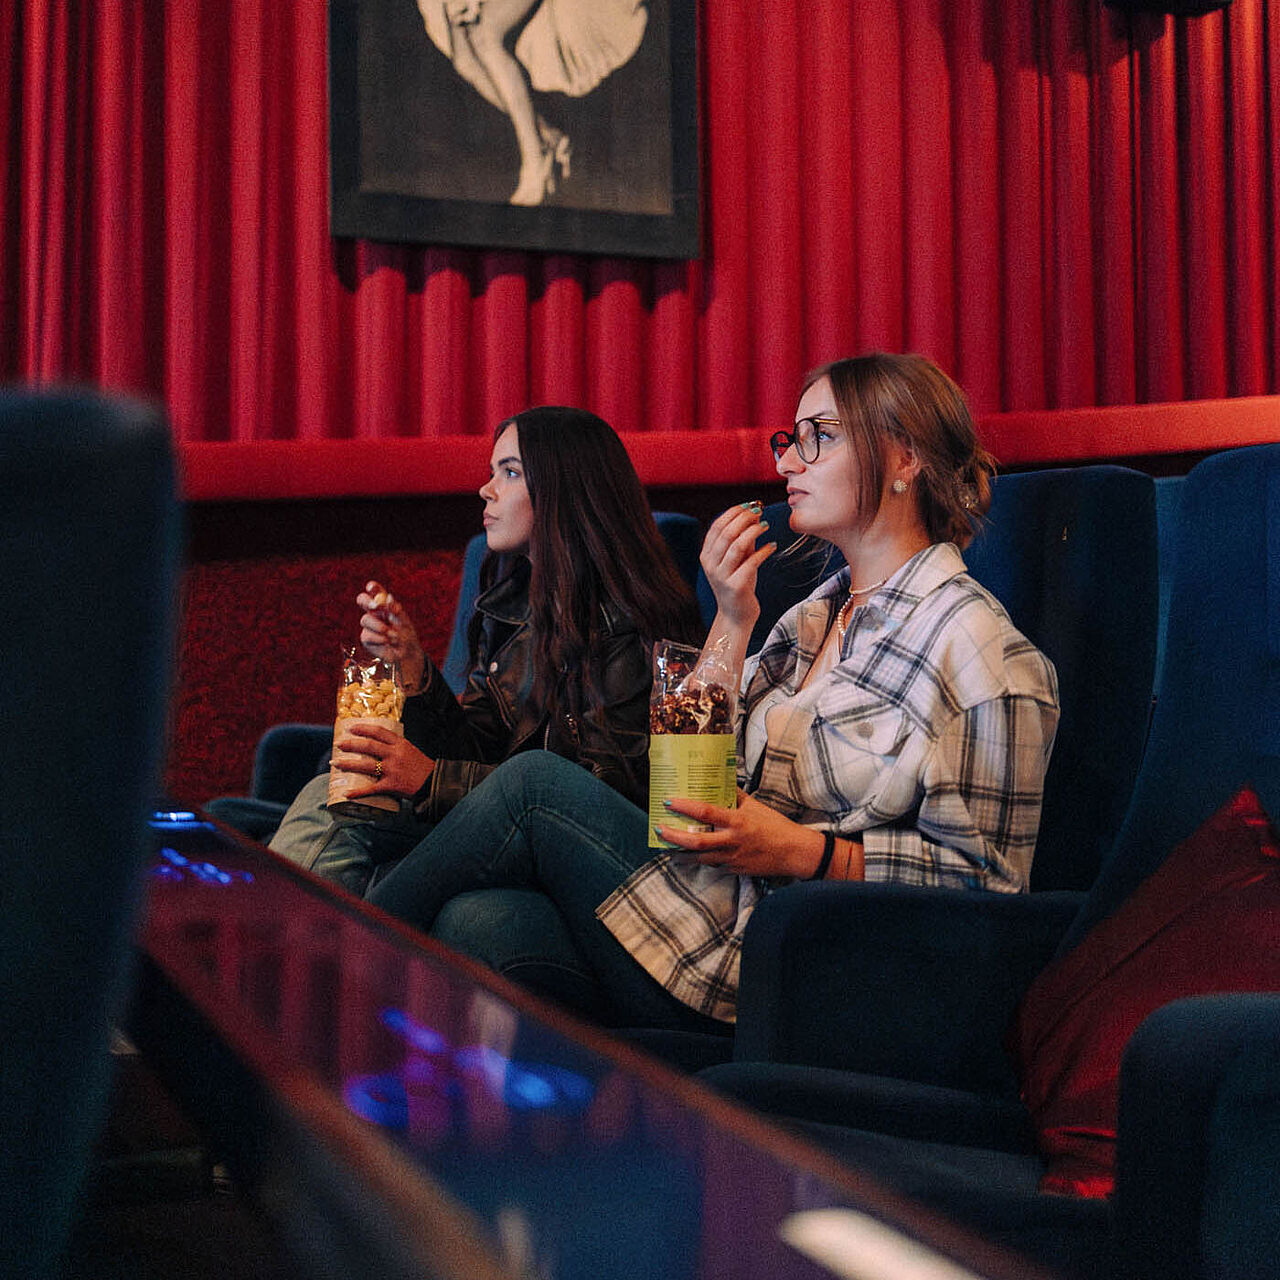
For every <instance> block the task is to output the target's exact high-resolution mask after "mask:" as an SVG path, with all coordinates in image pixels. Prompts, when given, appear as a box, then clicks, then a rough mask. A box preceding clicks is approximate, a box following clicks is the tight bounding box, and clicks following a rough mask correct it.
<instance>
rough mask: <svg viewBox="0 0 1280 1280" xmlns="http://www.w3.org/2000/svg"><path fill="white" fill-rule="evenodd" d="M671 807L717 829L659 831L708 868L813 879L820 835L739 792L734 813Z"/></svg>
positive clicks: (696, 804) (688, 803)
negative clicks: (810, 877)
mask: <svg viewBox="0 0 1280 1280" xmlns="http://www.w3.org/2000/svg"><path fill="white" fill-rule="evenodd" d="M670 808H671V809H673V810H674V811H675V812H676V813H682V814H684V815H685V817H687V818H693V819H694V821H696V822H709V823H711V825H712V826H714V827H715V830H714V831H682V830H680V829H679V828H678V827H667V826H661V827H659V828H658V834H659V835H660V836H661V837H662V838H663V839H664V840H667V841H669V842H670V843H671V844H674V845H679V846H680V848H681V849H687V850H688V851H689V852H690V853H693V854H697V855H698V858H697V860H698V861H699V862H701V863H704V864H706V865H707V866H712V867H724V868H725V869H726V870H728V871H733V872H736V873H737V874H738V875H742V876H795V877H796V878H797V879H804V878H805V877H807V876H810V875H812V874H813V872H814V869H815V868H816V867H817V865H818V863H819V861H820V860H821V858H822V846H823V836H822V832H821V831H815V830H814V829H813V828H812V827H805V826H801V825H800V823H798V822H792V821H791V819H790V818H787V817H784V816H783V815H782V814H780V813H779V812H778V811H777V810H776V809H770V808H769V806H768V805H767V804H761V803H760V801H759V800H756V799H754V798H753V797H751V796H749V795H747V793H746V792H745V791H743V790H741V789H739V791H738V807H737V808H736V809H724V808H721V807H720V806H719V805H714V804H707V803H706V802H705V801H703V800H685V799H676V800H672V801H671V802H670Z"/></svg>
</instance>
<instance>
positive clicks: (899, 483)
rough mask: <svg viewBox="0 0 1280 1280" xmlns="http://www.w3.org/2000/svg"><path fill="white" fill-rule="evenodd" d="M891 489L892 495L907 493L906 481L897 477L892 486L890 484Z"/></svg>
mask: <svg viewBox="0 0 1280 1280" xmlns="http://www.w3.org/2000/svg"><path fill="white" fill-rule="evenodd" d="M891 487H892V489H893V491H894V493H906V491H907V482H906V481H905V480H904V479H903V478H902V477H901V476H899V477H898V478H897V479H896V480H895V481H894V482H893V484H892V486H891Z"/></svg>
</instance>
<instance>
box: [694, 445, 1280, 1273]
mask: <svg viewBox="0 0 1280 1280" xmlns="http://www.w3.org/2000/svg"><path fill="white" fill-rule="evenodd" d="M1180 504H1181V505H1180V518H1179V521H1178V527H1177V530H1176V537H1175V546H1174V552H1173V565H1174V568H1173V581H1172V584H1171V589H1170V603H1169V614H1168V630H1167V637H1166V641H1165V652H1164V664H1163V670H1162V673H1161V681H1160V685H1159V688H1158V696H1157V699H1156V705H1155V713H1154V718H1153V722H1152V729H1151V735H1150V740H1149V742H1148V745H1147V749H1146V753H1145V756H1144V758H1143V763H1142V768H1141V771H1140V774H1139V777H1138V781H1137V784H1136V786H1135V788H1134V792H1133V796H1132V799H1131V801H1130V803H1129V805H1128V809H1127V812H1126V815H1125V819H1124V822H1123V824H1122V826H1121V830H1120V833H1119V836H1118V838H1117V841H1116V844H1115V847H1114V849H1113V850H1112V851H1111V853H1110V854H1109V856H1108V858H1107V860H1106V862H1105V865H1104V867H1103V869H1102V872H1101V874H1100V875H1099V877H1098V879H1097V881H1096V883H1095V884H1094V886H1093V888H1092V890H1091V891H1090V893H1089V894H1088V896H1087V897H1086V898H1085V899H1084V900H1083V903H1081V901H1080V899H1079V896H1078V895H1075V894H1069V893H1055V892H1049V893H1041V894H1030V895H1027V896H1024V897H1019V898H995V897H987V896H984V895H958V894H955V893H950V892H942V891H928V890H912V891H904V890H895V889H894V888H892V887H889V886H875V885H809V884H805V885H798V886H793V887H792V888H789V889H786V890H784V891H782V892H779V893H777V894H774V895H771V896H770V897H769V898H768V899H766V900H765V902H764V903H763V904H762V905H761V906H760V907H759V908H758V909H757V911H756V913H755V915H754V916H753V918H752V920H751V923H750V925H749V927H748V931H747V938H746V943H745V946H744V952H743V972H742V991H741V998H740V1002H739V1024H738V1030H737V1036H736V1040H735V1049H734V1053H735V1060H734V1061H733V1062H731V1063H727V1064H723V1065H719V1066H713V1067H711V1068H709V1069H708V1070H706V1071H705V1072H704V1073H703V1078H704V1079H705V1080H706V1081H707V1082H708V1083H710V1084H713V1085H714V1086H715V1087H716V1088H719V1089H721V1090H723V1091H725V1092H727V1093H730V1094H732V1095H733V1096H734V1097H737V1098H739V1099H740V1100H743V1101H746V1102H748V1103H750V1104H751V1105H753V1106H755V1107H757V1108H760V1109H762V1110H764V1111H767V1112H770V1113H772V1114H774V1115H777V1116H785V1117H789V1118H791V1120H792V1121H793V1122H797V1123H800V1124H802V1125H803V1126H804V1127H805V1128H806V1129H807V1131H808V1132H809V1133H810V1134H811V1135H812V1136H815V1137H817V1138H818V1140H820V1141H822V1142H823V1143H825V1144H826V1145H828V1146H829V1147H830V1148H831V1149H833V1150H835V1151H837V1152H838V1153H840V1154H842V1155H843V1156H845V1157H846V1158H848V1159H850V1160H851V1161H854V1162H856V1163H858V1164H860V1165H864V1166H866V1167H868V1168H870V1169H872V1170H874V1171H875V1172H877V1173H878V1174H880V1176H882V1177H885V1178H887V1179H888V1180H889V1181H891V1182H893V1183H895V1184H896V1185H898V1186H899V1187H902V1188H903V1189H905V1190H908V1191H909V1192H910V1193H911V1194H913V1195H916V1196H919V1197H921V1198H922V1199H924V1200H926V1201H927V1202H929V1203H931V1204H933V1205H934V1206H935V1207H938V1208H940V1209H942V1210H943V1211H945V1212H947V1213H949V1214H952V1215H953V1216H956V1217H958V1218H961V1219H963V1220H964V1221H966V1222H967V1223H969V1224H970V1225H972V1226H974V1227H976V1228H977V1229H978V1230H980V1231H983V1232H985V1233H987V1234H989V1235H992V1236H998V1237H1000V1238H1003V1239H1005V1240H1007V1241H1011V1242H1013V1243H1014V1244H1016V1245H1018V1246H1019V1247H1022V1248H1024V1249H1027V1250H1029V1251H1031V1252H1033V1253H1035V1254H1037V1255H1038V1256H1039V1257H1040V1258H1042V1259H1045V1260H1048V1261H1050V1262H1052V1263H1056V1264H1059V1265H1061V1266H1063V1267H1064V1268H1066V1269H1067V1270H1069V1271H1070V1273H1071V1274H1083V1273H1084V1272H1085V1271H1087V1270H1089V1269H1090V1268H1093V1267H1097V1266H1114V1267H1118V1268H1123V1269H1124V1270H1123V1272H1122V1273H1123V1274H1134V1275H1141V1276H1147V1275H1150V1276H1153V1277H1154V1276H1163V1277H1165V1278H1166V1280H1168V1278H1169V1277H1173V1276H1195V1277H1199V1276H1202V1275H1204V1276H1208V1275H1211V1274H1212V1275H1221V1276H1232V1277H1234V1276H1241V1277H1243V1276H1244V1275H1246V1274H1257V1273H1250V1272H1249V1271H1247V1269H1245V1270H1242V1269H1236V1268H1234V1267H1233V1266H1232V1265H1228V1264H1226V1263H1224V1264H1223V1266H1222V1267H1221V1268H1220V1269H1219V1270H1212V1269H1209V1268H1206V1267H1205V1266H1203V1265H1202V1262H1201V1258H1200V1254H1199V1252H1198V1249H1199V1246H1198V1245H1197V1244H1196V1243H1195V1240H1193V1239H1191V1236H1195V1237H1196V1239H1198V1238H1199V1234H1198V1233H1201V1232H1202V1231H1203V1232H1205V1233H1209V1234H1213V1233H1215V1232H1216V1233H1217V1235H1216V1236H1215V1238H1222V1239H1227V1238H1228V1237H1230V1236H1231V1224H1230V1222H1228V1221H1226V1220H1224V1219H1223V1217H1222V1216H1221V1215H1222V1214H1223V1213H1230V1212H1232V1211H1233V1210H1232V1209H1231V1204H1232V1201H1231V1195H1232V1194H1233V1193H1232V1192H1231V1191H1230V1186H1234V1187H1236V1188H1237V1190H1238V1189H1239V1185H1240V1182H1241V1178H1240V1171H1239V1170H1238V1169H1236V1170H1235V1171H1234V1173H1233V1177H1234V1178H1235V1181H1234V1182H1232V1183H1230V1186H1228V1184H1226V1183H1224V1184H1223V1186H1224V1187H1226V1188H1227V1189H1224V1190H1221V1193H1220V1198H1219V1200H1218V1201H1214V1200H1213V1199H1212V1198H1211V1197H1207V1196H1205V1197H1201V1196H1200V1193H1199V1192H1198V1191H1197V1192H1196V1195H1195V1196H1194V1197H1193V1203H1188V1201H1187V1194H1186V1193H1187V1185H1186V1184H1187V1182H1188V1180H1190V1181H1191V1182H1192V1183H1195V1182H1196V1179H1197V1177H1198V1176H1199V1175H1198V1174H1197V1173H1196V1169H1195V1168H1194V1167H1193V1166H1188V1165H1187V1164H1186V1162H1185V1161H1184V1160H1183V1159H1182V1157H1176V1158H1175V1157H1173V1156H1171V1157H1170V1158H1169V1159H1167V1160H1164V1161H1161V1160H1160V1159H1158V1158H1157V1157H1155V1156H1152V1157H1151V1158H1152V1159H1155V1160H1156V1163H1155V1165H1154V1166H1152V1165H1151V1163H1150V1161H1149V1160H1146V1161H1145V1162H1144V1150H1143V1149H1144V1148H1145V1147H1146V1146H1149V1145H1150V1144H1151V1141H1152V1135H1154V1134H1156V1133H1157V1132H1158V1131H1159V1130H1160V1129H1161V1127H1162V1126H1163V1127H1164V1128H1166V1129H1168V1130H1169V1131H1170V1133H1176V1132H1178V1131H1179V1130H1181V1129H1183V1128H1184V1127H1185V1124H1186V1117H1185V1116H1184V1114H1183V1109H1182V1107H1181V1104H1174V1103H1172V1101H1171V1100H1172V1098H1173V1097H1174V1096H1175V1094H1174V1089H1175V1084H1174V1083H1172V1082H1177V1085H1176V1087H1177V1089H1178V1090H1181V1093H1178V1094H1177V1096H1179V1097H1181V1096H1182V1094H1184V1093H1185V1094H1188V1095H1189V1094H1193V1093H1195V1091H1196V1089H1197V1088H1200V1087H1201V1085H1202V1084H1204V1083H1205V1082H1207V1081H1208V1080H1210V1079H1211V1078H1213V1077H1214V1076H1215V1073H1216V1072H1217V1071H1218V1068H1219V1067H1220V1066H1221V1065H1222V1064H1221V1063H1219V1062H1218V1060H1217V1057H1216V1056H1215V1055H1217V1054H1219V1052H1220V1050H1221V1048H1222V1044H1223V1043H1224V1042H1223V1041H1222V1040H1221V1038H1220V1037H1221V1034H1222V1032H1221V1025H1220V1023H1219V1022H1218V1021H1217V1018H1218V1013H1217V1011H1218V1010H1220V1009H1222V1008H1225V1007H1227V1005H1231V1002H1232V1001H1239V1000H1240V999H1241V997H1226V996H1219V997H1214V998H1213V1001H1214V1002H1211V1003H1210V1004H1208V1005H1205V1006H1196V1008H1197V1009H1202V1010H1203V1011H1204V1018H1203V1020H1202V1021H1197V1017H1196V1013H1195V1010H1194V1009H1193V1010H1192V1011H1190V1012H1189V1013H1187V1014H1186V1020H1185V1021H1180V1022H1179V1023H1178V1024H1177V1025H1178V1031H1177V1037H1176V1039H1177V1043H1178V1049H1179V1052H1178V1055H1177V1058H1176V1059H1175V1058H1172V1057H1165V1058H1161V1059H1160V1060H1159V1062H1158V1063H1156V1064H1155V1066H1152V1064H1151V1061H1150V1059H1149V1058H1148V1059H1144V1064H1145V1065H1144V1073H1145V1074H1144V1073H1139V1072H1138V1071H1137V1070H1136V1068H1135V1070H1134V1071H1130V1070H1129V1065H1130V1064H1129V1059H1128V1058H1126V1067H1125V1074H1124V1075H1122V1092H1121V1100H1120V1130H1119V1133H1120V1137H1119V1144H1118V1177H1117V1182H1116V1191H1115V1196H1114V1199H1113V1202H1111V1203H1110V1204H1108V1203H1107V1202H1103V1201H1082V1200H1078V1199H1073V1198H1071V1197H1064V1196H1047V1195H1042V1194H1039V1193H1038V1192H1037V1189H1036V1188H1037V1184H1038V1180H1039V1178H1040V1176H1041V1174H1042V1172H1043V1169H1044V1166H1043V1163H1042V1161H1041V1159H1040V1156H1039V1154H1038V1152H1037V1150H1036V1148H1035V1146H1034V1145H1033V1142H1032V1132H1031V1124H1030V1119H1029V1116H1028V1114H1027V1112H1026V1110H1025V1108H1024V1107H1023V1106H1022V1103H1021V1102H1020V1100H1019V1096H1018V1095H1019V1081H1018V1080H1017V1079H1016V1078H1015V1075H1014V1071H1013V1067H1012V1064H1011V1062H1010V1059H1009V1058H1008V1056H1007V1054H1006V1050H1005V1045H1006V1034H1007V1032H1008V1030H1009V1026H1010V1022H1011V1019H1012V1017H1013V1015H1014V1012H1015V1009H1016V1008H1017V1007H1018V1005H1019V1003H1020V1001H1021V1000H1022V998H1023V995H1024V992H1025V991H1026V989H1027V987H1028V985H1029V984H1030V983H1031V982H1032V980H1033V978H1034V977H1035V976H1036V975H1037V973H1039V972H1040V971H1041V970H1042V969H1043V968H1044V967H1045V966H1046V965H1047V964H1048V963H1049V962H1050V960H1051V959H1052V958H1053V957H1054V956H1055V955H1058V956H1061V955H1064V954H1066V953H1067V952H1068V951H1069V950H1070V949H1071V948H1073V947H1074V946H1075V945H1076V944H1077V943H1078V942H1080V941H1081V940H1082V939H1083V938H1084V937H1085V936H1086V934H1088V932H1089V930H1090V929H1091V928H1092V927H1093V926H1095V925H1098V924H1099V923H1100V922H1104V921H1108V920H1109V919H1110V918H1111V917H1112V916H1113V915H1114V914H1115V913H1116V912H1117V911H1118V909H1119V908H1120V907H1121V905H1122V904H1123V903H1125V902H1126V900H1127V899H1128V898H1129V897H1130V895H1131V894H1132V893H1133V891H1134V890H1135V888H1137V887H1138V885H1139V884H1140V883H1141V882H1143V881H1144V880H1145V879H1146V878H1147V877H1148V876H1149V875H1151V873H1152V872H1153V871H1155V870H1156V869H1157V868H1159V867H1160V865H1161V863H1162V862H1163V861H1164V859H1165V858H1166V857H1167V855H1168V854H1169V853H1170V852H1171V850H1173V848H1174V847H1175V846H1176V845H1178V844H1179V842H1182V841H1185V840H1187V838H1188V837H1190V836H1191V835H1192V834H1193V833H1195V832H1197V831H1198V830H1200V829H1201V828H1202V826H1203V824H1204V823H1205V822H1206V820H1207V819H1208V818H1209V817H1210V816H1211V815H1213V814H1214V813H1215V812H1216V811H1217V810H1218V809H1219V808H1220V806H1222V805H1223V804H1224V803H1225V802H1226V801H1227V800H1229V799H1230V798H1231V797H1232V795H1233V794H1234V793H1235V792H1236V791H1237V790H1238V789H1239V788H1240V787H1241V786H1243V785H1244V784H1246V783H1252V785H1253V786H1254V788H1255V789H1256V791H1257V794H1258V797H1259V798H1260V800H1261V802H1262V805H1263V807H1264V808H1265V809H1266V811H1267V813H1269V814H1270V815H1271V816H1272V819H1273V820H1274V819H1275V818H1276V816H1277V815H1280V445H1266V446H1258V447H1254V448H1249V449H1239V450H1232V451H1228V452H1225V453H1222V454H1219V455H1216V456H1214V457H1211V458H1208V459H1206V460H1205V461H1204V462H1202V463H1200V464H1199V465H1198V466H1197V467H1195V468H1194V469H1193V470H1192V471H1191V473H1190V474H1189V475H1188V476H1187V477H1186V480H1185V483H1184V485H1183V487H1182V492H1181V500H1180ZM1215 1002H1216V1003H1215ZM1221 1002H1226V1004H1223V1003H1221ZM1233 1007H1243V1006H1233ZM1224 1016H1225V1015H1224ZM1157 1025H1158V1026H1160V1025H1163V1024H1157ZM1271 1026H1272V1028H1273V1030H1274V1021H1273V1022H1272V1023H1271ZM1144 1028H1145V1024H1144ZM1153 1034H1154V1033H1153ZM1144 1043H1146V1041H1145V1040H1142V1041H1139V1040H1138V1038H1137V1037H1136V1036H1135V1038H1134V1040H1133V1041H1131V1042H1130V1047H1131V1048H1133V1046H1134V1045H1135V1044H1137V1045H1141V1044H1144ZM1270 1044H1271V1052H1272V1053H1275V1052H1276V1050H1277V1047H1280V1046H1277V1042H1276V1041H1275V1040H1274V1039H1272V1040H1271V1042H1270ZM1157 1056H1159V1055H1157ZM1152 1071H1157V1072H1158V1071H1163V1072H1164V1076H1163V1077H1162V1078H1163V1079H1164V1084H1162V1085H1161V1089H1162V1090H1165V1091H1168V1097H1167V1098H1165V1099H1163V1100H1162V1097H1161V1095H1159V1094H1154V1093H1152V1092H1150V1091H1149V1090H1150V1089H1151V1087H1152V1086H1150V1085H1148V1084H1147V1083H1145V1081H1146V1080H1147V1079H1148V1078H1149V1077H1150V1073H1151V1072H1152ZM1270 1114H1271V1115H1272V1116H1273V1117H1274V1109H1273V1110H1272V1112H1271V1113H1270ZM1135 1144H1136V1145H1135ZM1166 1145H1167V1146H1168V1147H1169V1149H1170V1150H1174V1149H1176V1148H1177V1143H1176V1142H1171V1143H1167V1144H1166ZM1139 1171H1140V1172H1139ZM1162 1196H1167V1197H1170V1203H1178V1204H1181V1205H1183V1206H1184V1209H1185V1213H1184V1217H1186V1218H1187V1219H1188V1220H1187V1221H1185V1222H1184V1223H1183V1226H1182V1229H1181V1230H1180V1231H1179V1232H1178V1233H1177V1234H1176V1238H1170V1239H1167V1240H1166V1241H1165V1243H1166V1244H1167V1248H1166V1247H1163V1246H1161V1247H1158V1248H1157V1247H1154V1245H1153V1242H1152V1239H1151V1231H1150V1229H1149V1224H1150V1223H1151V1222H1152V1221H1153V1214H1154V1213H1155V1209H1154V1207H1153V1206H1154V1205H1155V1204H1156V1203H1157V1202H1158V1201H1159V1200H1160V1198H1161V1197H1162ZM1215 1204H1216V1205H1217V1208H1215ZM1224 1205H1225V1206H1227V1207H1226V1208H1223V1207H1222V1206H1224ZM1162 1220H1163V1219H1162ZM1271 1220H1272V1221H1274V1217H1273V1218H1272V1219H1271ZM1188 1233H1190V1235H1189V1234H1188ZM1166 1235H1167V1233H1166ZM1227 1247H1228V1245H1223V1248H1227ZM1273 1257H1280V1252H1277V1253H1276V1254H1274V1255H1273ZM1107 1274H1110V1272H1107ZM1269 1274H1276V1271H1275V1270H1272V1271H1271V1272H1270V1273H1269Z"/></svg>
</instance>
